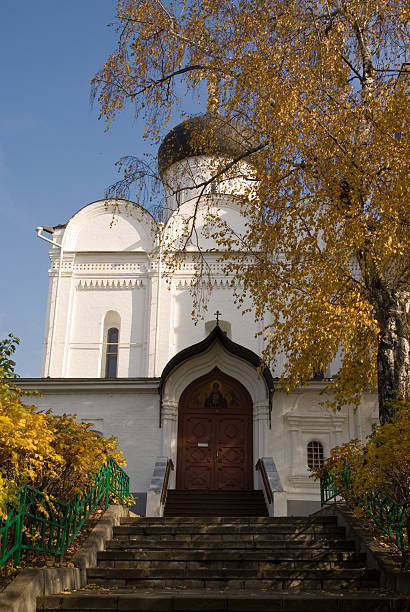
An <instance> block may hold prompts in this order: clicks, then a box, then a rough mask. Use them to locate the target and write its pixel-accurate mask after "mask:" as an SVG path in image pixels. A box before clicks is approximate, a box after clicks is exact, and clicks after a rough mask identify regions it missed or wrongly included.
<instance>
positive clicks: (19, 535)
mask: <svg viewBox="0 0 410 612" xmlns="http://www.w3.org/2000/svg"><path fill="white" fill-rule="evenodd" d="M26 499H27V487H26V485H23V486H22V490H21V495H20V500H19V509H18V518H17V521H16V523H15V525H16V526H15V535H14V542H15V546H16V552H15V553H14V566H15V567H17V565H18V564H19V563H20V555H21V544H22V541H23V523H24V515H25V513H26Z"/></svg>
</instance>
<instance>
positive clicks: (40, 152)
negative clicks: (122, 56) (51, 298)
mask: <svg viewBox="0 0 410 612" xmlns="http://www.w3.org/2000/svg"><path fill="white" fill-rule="evenodd" d="M114 13H115V2H114V0H70V2H64V1H61V0H60V1H58V0H36V1H35V2H33V0H20V1H19V2H17V1H16V0H1V20H0V57H1V58H2V69H1V96H0V111H1V112H0V250H1V259H0V262H1V268H0V283H1V284H0V288H1V292H0V295H1V298H0V338H4V337H5V336H6V335H7V334H8V333H9V332H12V333H14V334H15V335H17V336H19V337H20V339H21V345H20V347H19V349H18V352H17V356H16V362H17V366H16V371H17V372H18V373H19V374H20V375H21V376H39V374H40V361H41V346H42V340H43V330H44V323H45V312H46V301H47V291H48V273H47V271H48V264H49V259H48V247H47V245H46V243H45V242H43V241H41V240H39V239H38V238H36V234H35V227H36V226H38V225H57V224H59V223H65V222H66V221H67V220H68V219H69V218H70V217H71V216H72V215H73V214H74V213H75V212H76V211H77V210H78V209H79V208H81V207H82V206H84V205H85V204H88V203H89V202H92V201H94V200H98V199H99V198H102V197H104V192H105V189H106V188H107V187H108V186H109V185H110V184H111V183H112V182H114V181H115V180H116V179H117V176H118V175H117V173H116V169H115V167H114V163H115V161H117V160H118V159H119V158H120V157H121V156H122V155H127V154H133V155H137V156H140V155H142V154H143V153H144V152H150V153H153V152H155V147H154V148H153V147H152V146H150V145H149V144H148V143H147V142H145V141H143V139H142V132H143V127H142V124H140V123H138V122H136V121H135V120H134V119H133V117H132V112H131V110H130V111H127V112H125V113H124V115H123V116H122V117H121V118H120V119H119V120H117V121H116V122H115V123H114V124H113V125H112V127H111V128H110V130H109V132H104V128H105V126H104V123H103V122H102V121H98V108H97V107H94V108H92V107H91V106H90V102H89V97H90V80H91V79H92V77H93V76H94V74H95V73H96V71H97V70H98V69H99V68H101V67H102V66H103V64H104V61H105V59H106V57H107V56H108V55H109V54H110V52H111V50H112V49H113V48H114V45H115V42H116V34H115V30H114V28H113V27H107V24H109V23H112V22H113V19H114ZM195 110H196V112H198V107H196V109H195Z"/></svg>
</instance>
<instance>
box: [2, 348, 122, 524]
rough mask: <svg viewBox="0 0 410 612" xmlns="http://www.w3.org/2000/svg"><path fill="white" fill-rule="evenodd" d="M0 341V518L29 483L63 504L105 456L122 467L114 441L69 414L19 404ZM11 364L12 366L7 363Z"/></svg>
mask: <svg viewBox="0 0 410 612" xmlns="http://www.w3.org/2000/svg"><path fill="white" fill-rule="evenodd" d="M4 342H5V341H2V343H1V342H0V518H1V517H3V518H4V517H5V516H6V509H7V505H8V504H10V503H13V502H15V501H16V499H17V495H18V490H19V487H20V486H21V485H22V484H29V485H31V486H32V487H34V488H36V489H39V490H41V491H43V492H45V493H47V494H48V495H51V496H53V497H56V498H58V499H60V500H62V501H68V500H69V499H70V498H71V497H72V496H73V495H74V494H75V493H81V492H83V491H84V490H85V489H86V488H87V486H88V485H89V484H90V483H91V482H92V479H93V477H94V475H95V473H96V472H98V470H99V469H100V468H101V467H102V465H103V464H104V463H105V461H106V460H107V458H108V457H109V456H112V457H114V459H115V460H116V461H117V462H118V463H120V464H122V463H124V460H123V457H122V454H121V452H120V451H119V450H118V446H117V441H116V440H115V439H114V438H109V439H107V438H103V437H102V436H100V435H98V434H97V433H96V432H94V431H92V430H91V429H90V428H91V426H92V424H91V423H86V424H84V423H77V422H76V420H75V415H67V414H64V415H62V416H56V415H53V414H51V412H49V411H48V412H44V411H41V410H39V409H38V408H37V407H36V406H29V405H26V404H24V403H23V393H22V391H21V390H20V389H18V387H16V385H15V384H14V381H12V380H10V374H11V375H12V369H11V368H10V365H9V364H10V361H9V360H8V363H6V365H4V364H5V360H4V359H3V360H2V359H1V349H2V344H3V345H4ZM13 365H14V364H13Z"/></svg>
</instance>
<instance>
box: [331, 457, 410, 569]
mask: <svg viewBox="0 0 410 612" xmlns="http://www.w3.org/2000/svg"><path fill="white" fill-rule="evenodd" d="M340 476H341V485H340V487H339V489H338V490H336V486H335V478H334V476H333V474H332V472H330V471H329V472H326V473H325V474H324V476H323V477H321V478H320V500H321V505H322V507H323V506H325V505H326V504H327V503H328V502H329V501H330V500H332V499H335V498H336V497H337V496H339V495H340V496H341V497H343V498H344V500H345V502H346V504H347V505H348V506H361V507H363V508H364V509H365V510H366V511H367V513H368V514H369V515H370V516H371V518H372V519H373V521H374V522H375V523H376V525H377V526H378V527H380V529H381V530H382V531H383V532H384V533H385V534H386V535H387V536H388V537H389V538H390V540H391V541H392V542H393V543H394V544H395V545H396V546H397V548H398V549H399V550H400V552H401V555H402V563H403V567H406V565H407V561H408V557H409V550H410V500H409V501H407V502H403V503H400V504H399V503H398V502H396V501H395V500H394V499H391V498H390V497H389V496H388V495H384V494H383V493H381V492H380V491H375V492H370V493H368V494H367V495H366V496H363V497H360V498H359V497H357V496H356V495H354V493H353V479H352V477H351V474H350V471H349V467H348V465H347V462H346V461H345V462H344V465H343V468H342V471H341V474H340Z"/></svg>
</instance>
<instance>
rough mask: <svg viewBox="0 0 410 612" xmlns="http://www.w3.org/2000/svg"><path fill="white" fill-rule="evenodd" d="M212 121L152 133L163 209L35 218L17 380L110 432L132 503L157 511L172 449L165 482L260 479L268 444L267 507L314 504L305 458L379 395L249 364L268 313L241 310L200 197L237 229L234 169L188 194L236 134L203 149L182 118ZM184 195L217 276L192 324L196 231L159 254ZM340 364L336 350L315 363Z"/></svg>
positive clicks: (48, 402)
mask: <svg viewBox="0 0 410 612" xmlns="http://www.w3.org/2000/svg"><path fill="white" fill-rule="evenodd" d="M208 125H209V116H208V115H207V114H206V115H203V116H201V117H196V118H194V119H192V120H188V121H185V122H184V123H183V124H181V125H179V126H177V127H176V128H174V130H171V132H170V133H169V134H168V135H167V136H166V138H165V139H164V141H163V143H162V145H161V147H160V150H159V156H158V164H159V170H160V174H161V177H162V180H163V183H164V191H165V200H164V211H165V214H164V222H163V223H157V221H156V220H155V218H154V217H153V216H152V215H151V214H150V213H149V212H147V210H145V209H144V208H142V207H141V206H139V205H137V204H134V203H132V202H128V201H124V200H122V201H119V202H118V201H113V200H108V201H107V200H101V201H97V202H92V203H91V204H88V205H86V206H84V207H83V208H81V209H80V210H78V211H77V212H75V213H74V215H73V216H72V217H71V219H69V220H68V221H67V223H64V224H62V225H57V226H55V227H48V226H42V227H39V228H37V232H38V235H39V236H40V237H42V238H44V239H46V240H48V242H49V243H50V251H49V255H50V260H51V266H50V270H49V276H50V284H49V294H48V305H47V315H46V326H45V333H44V343H43V361H42V369H41V377H40V378H31V379H21V381H20V384H21V387H22V388H25V389H38V390H40V391H41V392H42V394H41V395H40V396H38V397H34V400H33V398H32V397H30V398H29V399H30V401H35V403H36V404H37V405H38V406H39V407H41V408H42V409H51V410H52V411H53V412H55V413H57V414H62V413H75V414H76V415H77V418H78V420H80V421H82V422H90V421H91V422H93V423H94V426H93V427H94V429H95V430H96V431H98V432H101V433H102V434H103V435H104V436H112V435H113V436H116V437H117V438H118V440H119V445H120V448H121V450H122V451H123V453H124V456H125V459H126V462H127V467H126V471H127V473H128V474H129V476H130V479H131V491H133V492H135V494H136V495H137V497H138V510H139V511H140V512H141V513H144V512H145V511H147V514H151V515H155V514H158V513H160V512H161V508H160V507H159V490H160V488H161V486H162V478H163V466H164V462H165V461H166V460H167V459H168V458H169V459H172V462H173V464H174V466H175V470H174V471H173V472H172V477H171V479H170V482H169V487H170V488H171V489H173V488H175V489H182V490H186V491H189V490H198V489H201V490H221V491H223V490H231V491H232V490H238V491H239V490H252V489H260V488H262V483H261V478H260V472H259V471H257V470H256V467H255V466H256V464H257V462H258V460H259V459H262V458H264V462H265V466H266V469H267V473H268V476H269V478H270V482H271V485H272V489H273V492H274V501H273V503H271V504H270V508H269V511H270V513H271V514H275V515H277V516H286V515H302V514H309V513H311V512H314V511H315V510H317V509H318V508H319V500H320V494H319V486H318V483H317V482H315V481H314V480H313V479H312V478H310V477H309V466H315V465H318V464H320V462H321V461H322V460H323V457H326V456H328V455H329V453H330V449H331V448H332V447H334V446H336V445H338V444H340V443H342V442H345V441H347V440H350V439H352V438H360V439H364V438H365V437H366V436H367V435H368V434H369V433H370V431H371V427H372V424H373V423H375V422H377V416H378V411H377V395H376V393H374V394H367V395H365V396H364V398H363V401H362V404H361V406H360V408H359V410H357V411H356V412H354V411H353V409H350V408H348V407H345V408H343V409H342V410H341V411H340V412H338V413H336V414H334V413H333V412H332V411H330V410H329V409H327V408H326V407H324V406H323V405H322V402H323V395H321V392H322V391H323V390H324V389H325V387H326V385H327V383H326V380H325V379H324V378H317V379H313V380H311V381H310V382H309V383H308V384H306V385H305V386H303V387H301V388H298V389H296V390H294V391H293V392H290V393H285V392H284V391H282V390H280V389H279V388H277V379H278V377H280V375H281V373H282V369H281V368H282V366H281V363H280V361H279V362H278V364H277V365H276V366H275V369H274V370H273V371H271V370H269V369H268V368H265V370H263V372H262V373H261V372H260V371H259V370H258V366H259V363H260V355H261V353H262V350H263V342H264V339H263V335H258V332H260V331H261V329H262V327H263V325H264V324H265V323H267V322H268V321H264V322H255V318H254V316H253V315H252V312H248V313H246V314H245V315H242V313H241V312H240V311H239V310H238V309H237V307H236V306H235V304H234V299H233V288H232V284H233V283H234V282H235V279H234V278H232V277H229V276H227V275H226V274H225V273H224V270H223V264H221V262H220V261H219V260H218V256H217V254H216V253H215V252H212V251H210V249H211V248H212V246H215V245H214V244H213V243H212V240H211V238H210V237H209V232H207V231H206V224H207V215H206V211H205V207H207V209H209V206H210V205H211V207H212V208H213V211H214V213H215V211H216V214H217V215H220V216H221V218H223V220H224V222H225V223H226V224H228V225H229V226H230V227H233V228H236V230H237V231H238V232H240V231H241V230H243V228H244V224H245V222H246V219H245V218H244V214H243V212H242V208H241V206H240V205H239V204H238V202H237V201H236V198H235V194H237V193H238V190H239V191H240V190H241V183H240V179H237V180H236V181H226V182H225V183H223V187H222V186H221V185H219V186H218V187H217V189H215V188H212V189H211V186H209V187H208V188H207V193H206V196H205V197H204V198H203V201H202V200H200V201H199V207H198V206H197V205H198V195H199V188H196V185H198V184H201V183H203V182H204V180H206V179H207V177H208V176H209V173H210V172H211V170H210V163H211V162H212V163H214V162H215V160H219V159H229V158H232V157H233V156H234V155H235V152H236V147H237V143H236V142H233V140H232V134H230V133H228V131H227V130H224V129H221V130H219V131H218V138H217V139H216V140H215V144H214V147H213V150H212V151H211V152H210V151H209V149H207V150H201V147H200V146H199V145H198V143H196V144H193V139H192V130H193V129H194V128H195V130H197V129H198V126H199V127H200V129H201V130H202V131H203V132H206V130H207V129H208ZM242 163H243V164H244V165H243V170H244V173H246V171H247V170H248V169H247V167H246V164H245V162H242ZM207 173H208V174H207ZM181 185H182V187H183V188H180V187H181ZM210 203H211V204H210ZM195 207H198V210H197V214H196V224H197V235H198V236H199V238H198V240H199V243H200V248H201V249H202V251H203V252H204V253H205V256H206V258H207V265H208V269H209V270H210V271H211V273H212V281H211V282H212V283H213V291H212V292H211V294H210V297H209V305H208V310H207V313H209V314H207V315H206V316H205V319H204V320H200V321H199V323H197V324H195V323H194V321H193V319H192V316H191V312H192V297H191V294H190V283H191V280H192V277H193V275H194V272H195V270H194V268H195V263H194V259H195V254H196V252H197V250H198V248H199V247H198V244H196V243H194V242H193V241H191V242H190V243H189V244H188V247H187V255H186V257H185V259H184V260H183V262H182V263H181V265H180V266H179V267H178V268H177V269H175V270H174V271H173V273H172V275H171V276H167V275H166V274H165V273H164V272H165V270H164V268H165V264H164V261H163V245H164V243H165V242H166V241H167V243H168V245H169V244H170V243H171V244H172V243H173V244H175V245H176V246H175V248H179V246H178V244H179V243H178V241H179V240H180V238H181V235H182V233H183V232H182V229H181V228H182V227H183V224H184V222H186V220H187V219H189V218H190V217H191V216H192V213H193V210H194V208H195ZM214 313H215V314H214ZM337 370H338V363H337V362H335V363H333V364H332V365H331V367H330V369H329V371H328V372H326V378H329V377H330V376H332V375H335V374H337ZM147 492H148V496H147ZM146 500H147V505H146V507H145V504H146Z"/></svg>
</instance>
